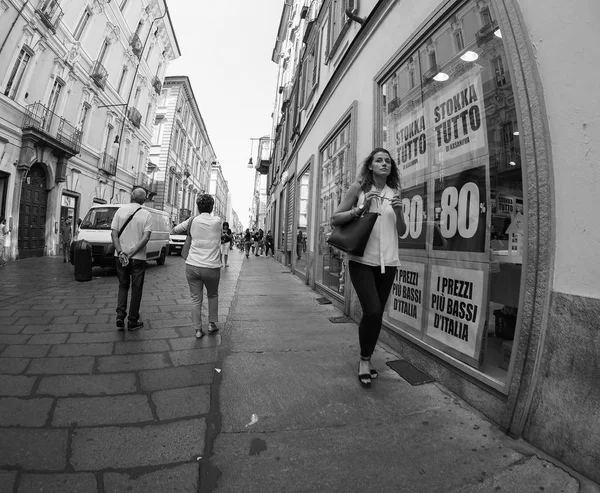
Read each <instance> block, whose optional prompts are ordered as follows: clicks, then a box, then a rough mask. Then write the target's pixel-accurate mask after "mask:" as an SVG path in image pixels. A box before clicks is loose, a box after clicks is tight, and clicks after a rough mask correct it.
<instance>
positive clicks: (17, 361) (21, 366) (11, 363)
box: [0, 358, 31, 375]
mask: <svg viewBox="0 0 600 493" xmlns="http://www.w3.org/2000/svg"><path fill="white" fill-rule="evenodd" d="M30 361H31V360H30V359H28V358H0V375H1V374H3V373H4V374H9V375H18V374H19V373H23V371H24V370H25V368H27V365H28V364H29V362H30Z"/></svg>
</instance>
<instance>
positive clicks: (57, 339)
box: [27, 334, 69, 345]
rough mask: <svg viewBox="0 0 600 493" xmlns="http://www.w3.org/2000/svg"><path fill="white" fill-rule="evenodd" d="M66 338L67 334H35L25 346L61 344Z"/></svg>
mask: <svg viewBox="0 0 600 493" xmlns="http://www.w3.org/2000/svg"><path fill="white" fill-rule="evenodd" d="M68 337H69V334H35V335H34V336H31V339H29V341H28V342H27V344H50V345H52V344H63V343H64V342H66V340H67V338H68Z"/></svg>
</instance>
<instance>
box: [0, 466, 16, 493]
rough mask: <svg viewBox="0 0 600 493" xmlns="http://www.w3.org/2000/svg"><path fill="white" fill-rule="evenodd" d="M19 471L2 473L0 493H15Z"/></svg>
mask: <svg viewBox="0 0 600 493" xmlns="http://www.w3.org/2000/svg"><path fill="white" fill-rule="evenodd" d="M16 480H17V471H0V493H13V491H14V490H15V481H16Z"/></svg>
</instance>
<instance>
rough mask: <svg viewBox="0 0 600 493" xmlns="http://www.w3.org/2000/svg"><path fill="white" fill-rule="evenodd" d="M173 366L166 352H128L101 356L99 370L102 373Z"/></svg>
mask: <svg viewBox="0 0 600 493" xmlns="http://www.w3.org/2000/svg"><path fill="white" fill-rule="evenodd" d="M167 366H171V363H170V362H169V359H168V357H167V355H166V354H162V353H161V354H155V353H152V354H128V355H124V356H101V357H99V358H98V371H100V372H102V373H110V372H127V371H139V370H149V369H153V368H165V367H167Z"/></svg>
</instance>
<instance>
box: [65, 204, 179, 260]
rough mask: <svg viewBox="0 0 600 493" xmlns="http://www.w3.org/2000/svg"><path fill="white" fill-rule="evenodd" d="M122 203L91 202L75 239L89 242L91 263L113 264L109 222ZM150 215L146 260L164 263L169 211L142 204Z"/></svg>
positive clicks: (167, 238)
mask: <svg viewBox="0 0 600 493" xmlns="http://www.w3.org/2000/svg"><path fill="white" fill-rule="evenodd" d="M121 205H123V204H97V205H93V206H92V207H91V208H90V210H89V211H88V213H87V214H86V215H85V217H84V219H83V221H82V222H81V226H80V227H79V232H78V233H77V236H76V238H75V240H87V241H88V242H90V244H91V245H92V257H93V261H92V265H93V266H95V267H114V265H115V257H114V254H115V248H114V246H113V244H112V239H111V236H110V233H111V230H110V229H111V228H110V226H111V223H112V220H113V217H114V215H115V213H116V212H117V209H118V208H119V207H121ZM142 208H144V209H145V210H147V211H148V212H150V214H151V215H152V233H151V234H150V240H149V241H148V244H147V245H146V260H155V261H156V263H157V264H158V265H163V264H164V263H165V259H166V258H167V253H168V251H169V231H170V228H169V214H168V213H166V212H164V211H159V210H157V209H152V208H150V207H146V206H142Z"/></svg>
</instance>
